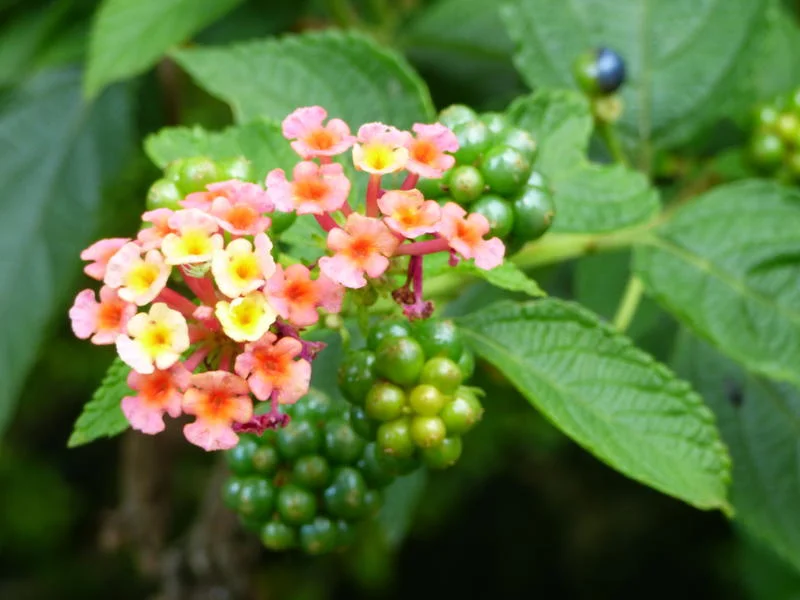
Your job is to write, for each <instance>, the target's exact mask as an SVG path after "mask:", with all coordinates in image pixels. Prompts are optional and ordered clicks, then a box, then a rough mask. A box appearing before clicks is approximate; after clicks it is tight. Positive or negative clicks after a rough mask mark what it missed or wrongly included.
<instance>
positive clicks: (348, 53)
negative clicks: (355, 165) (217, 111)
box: [174, 31, 433, 128]
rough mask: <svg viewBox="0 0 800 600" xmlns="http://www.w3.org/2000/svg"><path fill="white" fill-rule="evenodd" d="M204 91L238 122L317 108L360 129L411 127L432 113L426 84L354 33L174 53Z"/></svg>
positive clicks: (393, 56)
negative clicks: (227, 108)
mask: <svg viewBox="0 0 800 600" xmlns="http://www.w3.org/2000/svg"><path fill="white" fill-rule="evenodd" d="M174 57H175V59H176V60H177V61H178V62H179V63H180V65H181V66H182V67H183V68H185V69H186V70H187V71H188V72H189V74H190V75H191V76H192V77H193V78H194V79H195V80H196V81H197V83H198V84H199V85H201V86H202V87H203V88H205V89H206V90H208V91H209V92H210V93H211V94H213V95H215V96H217V97H219V98H221V99H222V100H224V101H226V102H228V103H229V104H230V105H231V106H232V107H233V111H234V114H235V116H236V119H237V121H239V122H246V121H250V120H252V119H254V118H257V117H269V118H272V119H276V120H282V119H283V118H284V117H285V116H286V115H288V114H289V113H290V112H292V111H293V110H294V109H295V108H297V107H298V106H307V105H311V104H319V105H321V106H324V107H325V109H326V110H327V111H328V113H329V114H330V115H331V116H332V117H333V116H335V117H339V118H342V119H345V120H346V121H348V123H350V126H351V127H353V128H357V127H358V126H359V125H361V124H362V123H366V122H369V121H384V122H386V123H390V124H392V125H395V126H397V127H410V126H411V124H412V123H413V122H414V121H419V120H427V119H429V118H431V117H432V115H433V107H432V105H431V100H430V97H429V95H428V91H427V89H426V88H425V84H424V83H423V82H422V80H421V79H420V78H419V77H418V76H417V75H416V74H415V73H414V72H413V71H412V70H411V68H410V67H409V66H408V64H407V63H406V62H405V61H404V60H403V59H402V58H401V57H399V56H398V55H397V54H395V53H394V52H392V51H390V50H387V49H386V48H382V47H381V46H379V45H377V44H376V43H375V42H374V41H373V40H371V39H370V38H368V37H366V36H364V35H362V34H357V33H342V32H336V31H325V32H318V33H306V34H302V35H293V36H286V37H284V38H282V39H280V40H265V41H254V42H247V43H243V44H237V45H234V46H228V47H225V48H196V49H191V50H180V51H177V52H175V53H174Z"/></svg>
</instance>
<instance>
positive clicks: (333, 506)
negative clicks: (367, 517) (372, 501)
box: [323, 467, 367, 519]
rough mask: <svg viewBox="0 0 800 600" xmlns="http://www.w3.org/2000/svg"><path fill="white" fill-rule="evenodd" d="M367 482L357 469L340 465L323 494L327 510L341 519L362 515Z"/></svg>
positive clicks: (355, 517)
mask: <svg viewBox="0 0 800 600" xmlns="http://www.w3.org/2000/svg"><path fill="white" fill-rule="evenodd" d="M366 494H367V484H366V482H365V481H364V477H363V476H362V475H361V472H360V471H358V469H354V468H353V467H342V468H340V469H337V471H336V472H335V473H334V475H333V480H332V481H331V484H330V485H329V486H328V487H327V488H326V489H325V492H324V494H323V496H324V498H325V506H326V508H327V509H328V511H329V512H330V513H331V514H332V515H334V516H336V517H339V518H342V519H357V518H359V517H361V516H363V515H364V510H365V508H366V507H365V503H364V501H365V496H366Z"/></svg>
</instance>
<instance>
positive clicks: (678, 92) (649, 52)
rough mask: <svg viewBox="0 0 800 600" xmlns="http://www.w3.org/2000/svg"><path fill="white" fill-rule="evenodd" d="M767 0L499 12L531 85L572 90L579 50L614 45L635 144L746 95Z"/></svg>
mask: <svg viewBox="0 0 800 600" xmlns="http://www.w3.org/2000/svg"><path fill="white" fill-rule="evenodd" d="M765 4H766V0H726V1H721V0H670V1H669V2H663V1H659V0H594V1H582V2H552V1H550V0H511V1H510V2H508V3H507V4H506V5H505V6H504V9H503V11H502V15H503V17H504V19H505V22H506V26H507V27H508V30H509V33H510V35H511V38H512V39H513V40H514V41H515V42H516V44H517V47H518V51H517V55H516V63H517V68H518V69H519V70H520V72H521V73H522V75H523V77H524V78H525V80H526V81H527V82H528V84H529V85H531V86H532V87H540V86H552V87H575V83H574V81H573V78H572V69H571V67H572V63H573V61H574V60H575V58H576V56H577V55H578V54H580V53H581V52H583V51H585V50H587V49H590V48H595V47H598V46H607V47H611V48H613V49H614V50H616V51H617V52H619V53H620V54H621V55H622V57H623V58H624V59H625V62H626V68H627V71H628V81H627V83H626V84H625V85H624V87H623V88H622V97H623V101H624V103H625V111H624V113H623V116H622V120H621V122H620V128H621V130H622V132H623V133H624V134H625V135H626V136H627V137H628V138H629V139H630V140H632V141H634V142H637V143H638V144H647V143H649V142H650V141H651V140H652V141H654V142H656V143H658V144H660V145H672V144H675V143H679V142H681V141H684V140H686V139H687V138H688V137H690V136H692V135H694V134H695V133H696V132H697V131H698V129H699V128H700V127H702V126H704V125H707V124H709V123H710V122H713V121H714V120H716V119H718V118H720V117H721V116H722V115H723V114H724V112H730V111H733V110H741V109H744V108H746V106H747V104H748V103H749V102H750V96H749V95H747V94H742V93H740V92H741V88H742V87H743V86H745V85H747V77H746V75H747V74H748V71H749V66H750V60H751V57H752V56H754V54H755V50H756V48H757V44H758V43H759V42H760V39H761V36H762V33H763V24H762V23H763V15H764V10H765Z"/></svg>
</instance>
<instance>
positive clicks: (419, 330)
mask: <svg viewBox="0 0 800 600" xmlns="http://www.w3.org/2000/svg"><path fill="white" fill-rule="evenodd" d="M411 332H412V335H413V336H414V339H416V340H417V341H418V342H419V344H420V346H422V349H423V351H424V352H425V357H426V358H428V359H430V358H433V357H434V356H445V357H447V358H449V359H451V360H458V359H459V357H460V356H461V353H462V352H463V351H464V343H463V341H462V340H461V334H460V333H459V332H458V328H457V327H456V324H455V323H454V322H453V321H450V320H440V319H420V320H418V321H414V322H413V323H412V324H411Z"/></svg>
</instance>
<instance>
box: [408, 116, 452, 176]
mask: <svg viewBox="0 0 800 600" xmlns="http://www.w3.org/2000/svg"><path fill="white" fill-rule="evenodd" d="M412 129H413V130H414V133H416V134H417V136H416V137H415V138H414V139H412V140H410V141H409V143H408V164H407V165H406V169H408V170H409V171H410V172H411V173H416V174H417V175H419V176H421V177H428V178H430V179H439V178H440V177H441V176H442V174H443V173H444V172H445V171H447V170H448V169H450V168H451V167H452V166H453V165H454V164H455V162H456V159H455V158H453V157H452V156H450V155H449V154H445V152H455V151H456V150H458V140H457V139H456V136H455V134H454V133H453V132H452V131H450V129H448V128H447V127H445V126H444V125H442V124H441V123H434V124H432V125H423V124H422V123H416V124H415V125H414V127H412Z"/></svg>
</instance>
